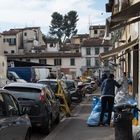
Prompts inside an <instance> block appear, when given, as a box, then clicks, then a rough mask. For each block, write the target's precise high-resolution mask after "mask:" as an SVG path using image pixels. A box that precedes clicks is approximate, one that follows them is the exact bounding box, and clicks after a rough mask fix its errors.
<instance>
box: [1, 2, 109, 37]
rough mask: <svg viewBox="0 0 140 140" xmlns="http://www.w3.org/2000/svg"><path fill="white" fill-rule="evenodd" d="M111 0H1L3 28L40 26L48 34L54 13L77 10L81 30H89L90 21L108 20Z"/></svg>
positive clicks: (79, 31)
mask: <svg viewBox="0 0 140 140" xmlns="http://www.w3.org/2000/svg"><path fill="white" fill-rule="evenodd" d="M107 2H108V0H0V32H2V31H4V30H9V29H11V28H23V27H32V26H37V27H38V26H39V27H41V31H42V32H43V33H44V34H46V35H47V33H48V32H49V25H50V21H51V15H52V13H53V12H59V13H60V14H62V15H65V14H67V13H68V12H69V11H71V10H75V11H77V14H78V18H79V21H78V23H77V29H78V33H88V27H89V25H99V24H100V25H102V24H105V19H106V18H107V17H108V16H109V14H107V13H106V12H105V3H107Z"/></svg>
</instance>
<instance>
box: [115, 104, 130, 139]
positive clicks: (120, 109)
mask: <svg viewBox="0 0 140 140" xmlns="http://www.w3.org/2000/svg"><path fill="white" fill-rule="evenodd" d="M132 108H133V106H132V105H130V104H128V103H126V104H125V103H123V104H117V105H115V106H114V126H115V140H132V138H133V137H132V119H133V114H132V113H131V109H132Z"/></svg>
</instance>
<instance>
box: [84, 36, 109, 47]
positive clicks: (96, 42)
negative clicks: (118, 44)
mask: <svg viewBox="0 0 140 140" xmlns="http://www.w3.org/2000/svg"><path fill="white" fill-rule="evenodd" d="M94 46H99V47H100V46H101V47H102V46H111V43H110V41H108V40H105V41H104V43H103V39H100V38H90V39H87V40H84V41H83V43H82V47H94Z"/></svg>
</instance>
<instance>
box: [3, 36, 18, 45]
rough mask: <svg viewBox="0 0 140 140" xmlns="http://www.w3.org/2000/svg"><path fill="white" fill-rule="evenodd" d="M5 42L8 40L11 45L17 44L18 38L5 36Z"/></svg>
mask: <svg viewBox="0 0 140 140" xmlns="http://www.w3.org/2000/svg"><path fill="white" fill-rule="evenodd" d="M3 42H8V43H9V45H16V38H4V39H3Z"/></svg>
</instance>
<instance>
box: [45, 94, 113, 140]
mask: <svg viewBox="0 0 140 140" xmlns="http://www.w3.org/2000/svg"><path fill="white" fill-rule="evenodd" d="M95 94H97V95H99V92H96V93H95ZM93 96H95V95H93ZM91 106H92V96H87V97H86V98H85V99H84V101H83V102H82V103H80V104H79V105H77V106H76V107H75V109H74V110H73V111H72V113H71V114H72V116H71V117H69V118H65V117H64V118H63V119H62V120H61V122H60V124H59V125H58V126H57V127H56V128H55V129H54V130H53V131H52V132H51V133H50V134H49V135H48V136H47V137H46V138H45V139H44V140H114V139H115V138H114V128H113V127H99V126H98V127H89V126H88V125H87V124H86V121H87V119H88V117H89V115H90V113H91V110H92V108H91Z"/></svg>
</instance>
